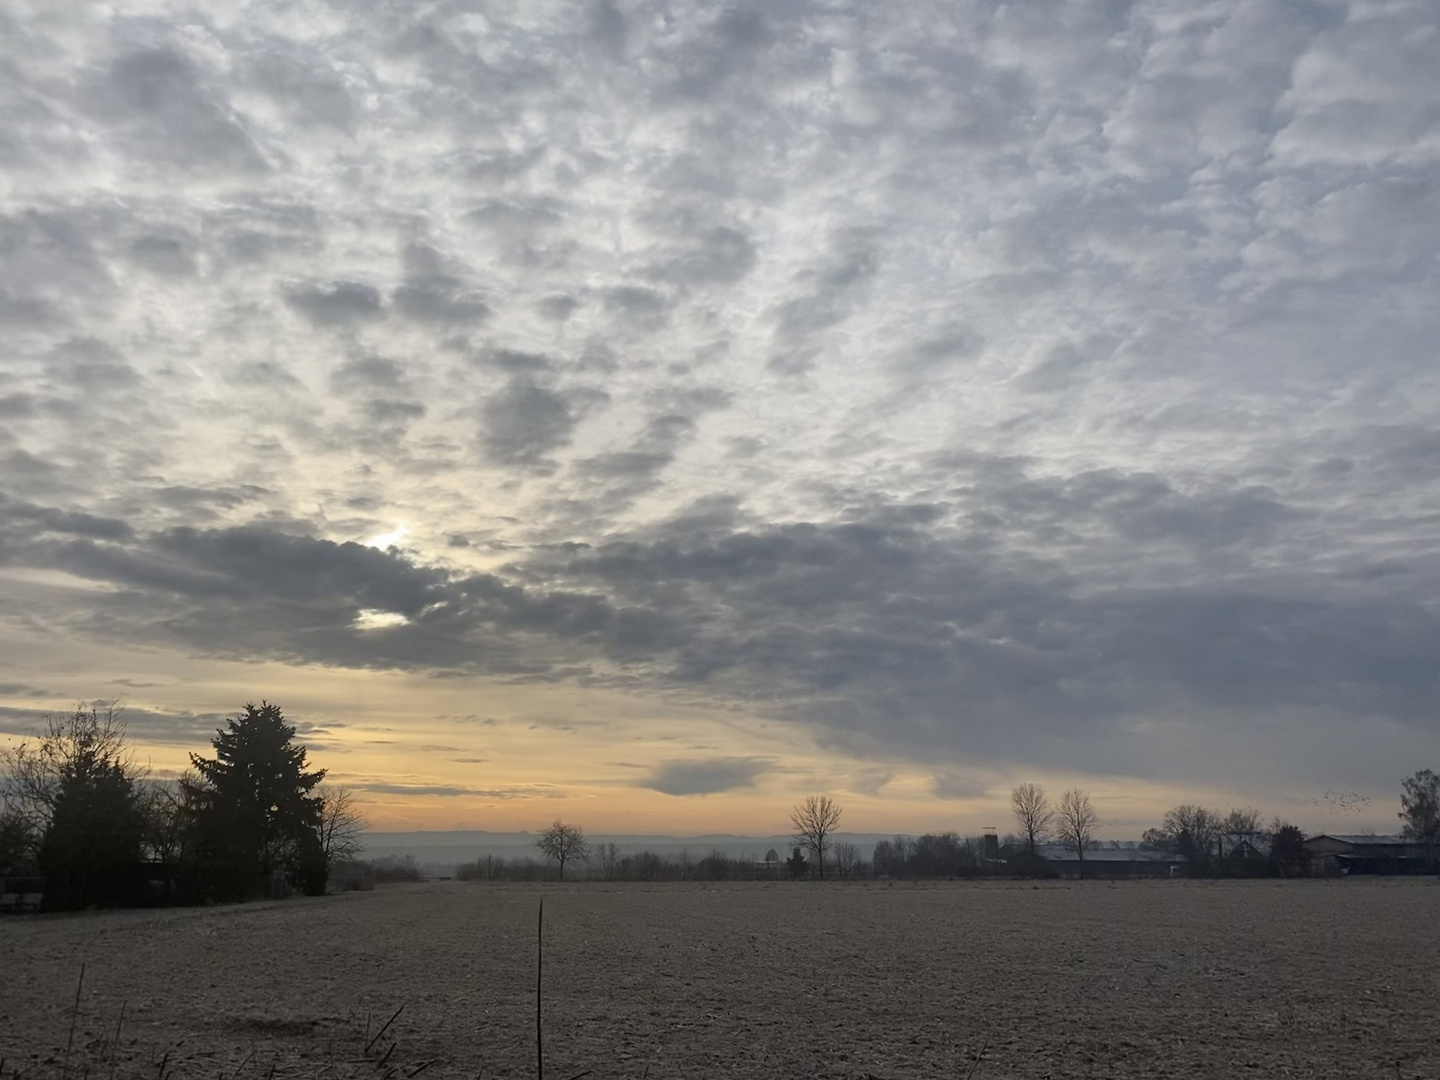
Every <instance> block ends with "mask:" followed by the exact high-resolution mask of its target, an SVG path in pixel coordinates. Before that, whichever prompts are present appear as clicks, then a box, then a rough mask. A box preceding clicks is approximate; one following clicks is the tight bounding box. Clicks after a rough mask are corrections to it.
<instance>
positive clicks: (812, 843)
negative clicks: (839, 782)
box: [790, 795, 841, 878]
mask: <svg viewBox="0 0 1440 1080" xmlns="http://www.w3.org/2000/svg"><path fill="white" fill-rule="evenodd" d="M840 813H841V810H840V804H839V803H837V802H836V801H835V800H834V799H832V798H830V796H829V795H807V796H806V797H805V801H804V802H803V803H801V804H800V805H799V806H797V807H795V809H794V810H791V811H790V823H791V824H792V825H794V826H795V832H794V834H793V839H794V841H795V843H796V844H798V845H799V846H800V847H802V848H806V849H807V850H809V851H811V852H813V853H814V855H815V861H816V863H817V864H818V865H819V868H820V876H821V877H822V878H823V877H824V876H825V845H826V842H827V841H828V840H829V838H830V834H831V833H832V832H834V831H835V827H836V826H837V825H839V824H840Z"/></svg>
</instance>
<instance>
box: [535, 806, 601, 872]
mask: <svg viewBox="0 0 1440 1080" xmlns="http://www.w3.org/2000/svg"><path fill="white" fill-rule="evenodd" d="M535 846H536V847H537V848H539V849H540V851H541V853H542V854H544V855H545V856H546V857H547V858H551V859H554V860H555V861H556V862H557V863H559V864H560V880H561V881H564V880H565V864H566V863H567V862H569V861H570V860H571V859H580V860H584V859H588V858H589V857H590V841H588V840H586V839H585V833H584V831H583V830H582V829H581V828H580V826H578V825H566V824H565V823H564V822H563V821H560V820H559V819H556V821H555V823H554V824H552V825H551V826H550V827H549V828H548V829H546V830H545V831H544V832H542V833H541V834H540V836H539V838H538V839H536V841H535Z"/></svg>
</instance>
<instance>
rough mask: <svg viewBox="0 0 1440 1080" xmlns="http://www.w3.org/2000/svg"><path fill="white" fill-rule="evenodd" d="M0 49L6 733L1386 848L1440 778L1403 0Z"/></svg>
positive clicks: (105, 16)
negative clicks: (87, 719)
mask: <svg viewBox="0 0 1440 1080" xmlns="http://www.w3.org/2000/svg"><path fill="white" fill-rule="evenodd" d="M0 40H3V41H4V42H5V47H4V48H3V50H0V743H3V742H4V740H6V739H7V738H8V739H14V738H16V737H19V736H22V735H24V734H26V733H30V732H33V731H35V730H37V724H38V715H39V714H40V713H41V712H42V711H45V710H48V709H56V708H60V709H63V708H64V707H66V706H67V705H70V704H72V703H73V702H75V701H76V700H78V699H87V700H88V699H95V698H113V697H121V698H123V699H124V700H125V702H126V703H127V706H128V708H127V716H128V719H129V723H130V736H131V740H132V742H133V743H134V745H135V746H136V748H137V750H138V752H139V756H140V757H141V758H142V759H148V760H150V761H151V762H152V764H153V766H154V768H155V771H156V772H157V773H159V774H162V775H164V774H167V773H173V771H175V770H178V769H179V768H181V767H183V765H184V764H185V761H186V754H187V752H189V751H191V750H195V751H202V750H204V749H205V747H206V744H207V741H208V739H209V738H210V736H211V735H212V734H213V733H214V730H215V728H216V726H217V725H219V724H220V723H221V722H222V718H223V717H224V716H225V715H226V714H227V713H233V712H234V711H235V710H236V709H238V708H239V707H240V706H241V705H242V704H243V703H244V702H245V701H247V700H256V701H258V700H260V699H261V698H267V699H269V700H271V701H277V702H279V703H280V704H281V705H282V706H283V707H284V708H285V710H286V714H287V716H288V717H289V719H290V720H291V721H293V722H295V723H296V724H297V725H298V727H299V730H300V738H301V740H302V741H304V742H306V743H307V745H308V746H309V747H310V751H311V761H312V762H313V763H314V764H317V765H320V766H325V767H328V768H329V769H330V779H331V780H333V781H336V782H339V783H341V784H344V785H346V786H347V787H349V788H351V789H353V790H354V791H355V792H356V793H357V796H358V797H359V798H360V799H361V800H363V802H364V805H365V810H366V812H367V814H368V816H369V817H370V819H371V822H372V824H373V825H374V826H376V827H377V828H381V829H396V830H399V829H416V828H439V829H451V828H472V829H488V830H495V831H513V830H520V829H529V830H533V829H536V828H539V827H542V826H543V825H544V824H545V823H547V822H549V821H550V820H552V819H554V818H556V817H562V818H564V819H566V820H573V821H576V822H578V823H581V824H583V825H584V826H585V827H586V828H587V829H589V830H591V831H593V832H600V833H621V832H624V833H651V834H685V833H713V832H735V833H755V834H760V835H769V834H772V833H776V832H780V831H783V830H784V829H785V828H787V827H788V826H787V818H788V810H789V808H790V806H791V805H793V804H794V802H795V801H796V799H797V797H799V796H800V795H802V794H804V793H806V792H810V791H828V792H830V793H831V794H833V795H834V796H835V797H836V799H837V800H838V801H839V802H840V803H841V804H842V805H843V806H844V807H845V811H846V817H845V821H844V828H845V829H847V830H850V829H853V830H856V831H864V832H877V833H878V832H885V831H887V830H903V831H910V832H920V831H925V830H932V829H934V830H940V829H957V830H959V831H962V832H978V831H979V829H980V828H981V827H983V826H987V825H998V826H1000V827H1001V830H1002V831H1006V830H1007V828H1008V824H1009V822H1008V818H1009V811H1008V800H1009V791H1010V787H1011V785H1012V784H1014V783H1016V782H1018V781H1022V780H1023V781H1037V782H1041V783H1044V784H1045V785H1047V787H1049V788H1050V789H1051V790H1052V792H1055V793H1058V792H1059V791H1060V790H1061V789H1063V788H1065V787H1069V786H1080V787H1083V788H1086V789H1087V790H1089V791H1090V792H1091V794H1092V798H1093V800H1094V803H1095V808H1096V810H1097V811H1098V813H1099V815H1100V817H1101V820H1102V822H1103V825H1102V829H1101V833H1102V835H1117V836H1131V837H1133V836H1138V835H1139V834H1140V832H1141V831H1142V830H1143V829H1144V828H1145V827H1146V826H1148V825H1151V824H1154V823H1155V822H1156V820H1157V819H1158V817H1159V815H1160V813H1161V812H1163V810H1164V809H1165V808H1166V807H1167V806H1169V805H1172V804H1173V803H1175V802H1179V801H1201V802H1212V803H1214V804H1216V805H1220V806H1222V807H1224V806H1229V805H1237V804H1253V805H1255V806H1257V807H1259V808H1261V809H1262V810H1263V811H1264V812H1265V813H1266V814H1267V815H1268V814H1270V813H1281V814H1284V815H1286V816H1287V817H1290V818H1291V819H1293V820H1295V821H1296V822H1297V823H1299V824H1301V825H1302V826H1305V827H1306V828H1308V829H1310V830H1318V829H1322V828H1329V829H1333V830H1335V831H1344V832H1356V831H1359V830H1360V829H1361V828H1365V827H1370V828H1376V829H1379V830H1381V831H1393V829H1394V828H1395V825H1396V822H1395V817H1394V814H1395V810H1396V809H1397V801H1398V789H1399V781H1400V778H1401V777H1402V776H1405V775H1408V774H1410V773H1411V772H1413V771H1414V770H1415V769H1416V768H1417V767H1423V766H1427V765H1428V766H1432V767H1435V766H1440V724H1437V709H1436V706H1437V693H1436V691H1437V658H1440V626H1437V621H1436V613H1437V611H1436V604H1437V599H1436V598H1437V597H1440V517H1437V514H1436V507H1437V505H1440V364H1437V363H1436V347H1435V343H1436V341H1437V340H1440V304H1437V303H1436V298H1437V296H1440V257H1437V256H1440V64H1437V63H1436V57H1437V55H1440V14H1437V10H1436V8H1435V6H1434V5H1433V4H1427V3H1403V2H1394V3H1380V2H1376V3H1369V2H1358V0H1357V2H1353V3H1341V2H1334V3H1328V2H1318V0H1317V2H1314V3H1303V2H1300V3H1290V4H1242V3H1238V2H1217V3H1205V4H1201V3H1189V4H1180V5H1175V4H1155V3H1139V2H1137V3H1126V2H1123V0H1122V2H1107V3H1100V2H1095V3H1071V4H1063V5H1026V4H1001V3H956V2H945V3H926V2H916V3H907V4H899V5H894V4H873V3H860V2H858V0H857V2H853V3H851V2H845V0H837V2H833V3H832V2H821V0H813V2H808V0H794V2H786V3H781V4H776V3H753V4H745V3H740V4H736V5H728V6H726V5H718V4H709V3H698V2H696V3H686V2H655V3H649V2H614V3H612V2H602V3H591V4H588V5H581V4H576V3H560V2H546V0H536V2H527V3H520V2H516V3H480V2H465V0H450V2H441V3H435V4H429V5H411V4H405V3H399V4H381V3H348V2H347V3H333V4H332V3H324V2H321V0H308V2H307V0H296V2H281V0H274V2H259V0H255V2H246V0H237V2H235V3H231V4H224V5H199V4H190V3H184V2H178V0H177V2H168V0H122V2H120V3H117V4H112V5H72V4H61V5H54V4H42V3H39V2H35V3H29V2H25V0H0ZM1367 798H1368V799H1369V800H1370V801H1369V802H1367V801H1366V799H1367Z"/></svg>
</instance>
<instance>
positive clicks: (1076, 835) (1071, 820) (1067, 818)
mask: <svg viewBox="0 0 1440 1080" xmlns="http://www.w3.org/2000/svg"><path fill="white" fill-rule="evenodd" d="M1055 816H1056V818H1057V819H1058V821H1059V825H1058V827H1057V828H1056V830H1055V831H1056V833H1057V834H1058V835H1059V837H1060V840H1061V842H1062V843H1064V844H1065V845H1066V846H1067V847H1072V848H1074V849H1075V854H1076V856H1077V857H1078V858H1079V859H1080V876H1081V877H1082V878H1083V877H1084V876H1085V849H1086V848H1087V847H1089V846H1090V842H1091V840H1092V839H1093V837H1094V836H1095V826H1096V825H1098V824H1099V823H1100V817H1099V815H1098V814H1096V813H1095V808H1094V807H1092V806H1091V805H1090V796H1089V795H1087V794H1086V793H1085V792H1083V791H1081V790H1080V789H1079V788H1074V789H1072V790H1070V791H1067V792H1065V794H1064V795H1061V796H1060V805H1059V807H1057V808H1056V811H1055Z"/></svg>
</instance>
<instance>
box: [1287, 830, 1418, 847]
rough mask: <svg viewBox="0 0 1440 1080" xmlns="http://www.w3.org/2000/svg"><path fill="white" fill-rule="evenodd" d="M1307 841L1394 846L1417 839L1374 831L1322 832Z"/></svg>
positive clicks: (1363, 845)
mask: <svg viewBox="0 0 1440 1080" xmlns="http://www.w3.org/2000/svg"><path fill="white" fill-rule="evenodd" d="M1305 839H1306V842H1307V843H1308V842H1309V841H1311V840H1338V841H1340V843H1342V844H1354V845H1355V846H1356V847H1366V846H1380V845H1384V846H1386V847H1394V846H1395V845H1396V844H1413V843H1416V841H1415V840H1413V839H1411V838H1410V837H1408V836H1376V835H1374V834H1373V833H1358V834H1351V833H1321V834H1320V835H1319V836H1307V837H1306V838H1305Z"/></svg>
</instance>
